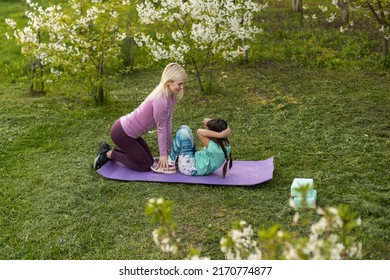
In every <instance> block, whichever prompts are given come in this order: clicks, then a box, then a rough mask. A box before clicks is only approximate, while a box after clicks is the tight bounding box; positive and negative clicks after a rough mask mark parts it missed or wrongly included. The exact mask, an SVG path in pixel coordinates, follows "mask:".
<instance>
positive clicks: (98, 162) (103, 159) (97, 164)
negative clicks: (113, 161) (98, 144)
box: [92, 153, 109, 170]
mask: <svg viewBox="0 0 390 280" xmlns="http://www.w3.org/2000/svg"><path fill="white" fill-rule="evenodd" d="M108 161H109V158H108V157H107V155H106V153H102V154H100V155H98V156H96V157H95V160H94V161H93V165H92V168H93V169H95V170H98V169H99V168H101V167H102V166H103V165H105V164H106V163H107V162H108Z"/></svg>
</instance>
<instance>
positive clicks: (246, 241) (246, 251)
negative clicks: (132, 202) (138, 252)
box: [146, 198, 362, 260]
mask: <svg viewBox="0 0 390 280" xmlns="http://www.w3.org/2000/svg"><path fill="white" fill-rule="evenodd" d="M291 206H293V207H294V208H295V206H294V204H291ZM172 207H173V202H172V201H166V200H165V199H163V198H159V199H150V200H149V202H148V204H147V206H146V213H147V214H148V215H149V216H150V217H151V221H152V222H153V223H157V224H158V225H159V226H160V227H159V228H157V229H156V230H154V231H153V240H154V242H155V243H156V245H158V246H159V247H160V249H161V250H162V251H163V252H166V253H170V254H171V257H173V256H174V255H175V254H176V253H177V251H178V249H179V245H180V239H178V238H177V237H176V234H175V227H176V224H175V223H174V222H173V220H172V216H171V213H172ZM296 210H297V209H296ZM308 211H310V210H309V209H303V215H301V214H300V213H299V212H296V214H295V215H294V218H293V224H294V225H296V226H297V225H298V224H299V222H301V223H303V224H306V223H308V222H310V221H311V219H309V215H312V214H313V213H312V212H308ZM307 214H309V215H307ZM315 214H317V215H318V216H319V217H320V218H319V220H318V221H317V222H315V223H313V224H312V225H311V226H310V233H309V235H308V236H307V237H299V234H297V233H295V232H293V233H290V232H284V231H282V230H281V229H280V226H279V225H274V226H273V227H271V228H270V229H266V230H260V231H258V234H257V237H258V238H257V241H256V239H255V234H254V231H253V229H252V227H251V225H248V224H247V223H246V222H245V221H239V222H235V223H233V226H232V229H231V230H230V231H229V232H228V233H227V235H226V236H225V237H223V238H222V239H221V241H220V246H221V251H222V252H223V253H224V254H225V258H226V259H227V260H244V259H246V260H254V259H286V260H297V259H315V260H318V259H331V260H338V259H360V258H361V250H362V245H361V243H360V242H358V241H357V239H356V237H354V236H352V235H351V233H353V231H354V230H355V229H356V228H357V227H359V226H360V225H361V220H360V218H358V219H356V217H355V215H354V214H352V213H350V212H349V211H348V209H347V208H346V207H344V208H340V209H336V208H334V207H329V208H326V209H321V208H318V209H317V210H316V213H315ZM303 220H304V221H303ZM187 258H188V259H208V258H207V257H201V256H200V252H199V251H196V250H194V249H191V252H190V254H189V255H188V257H187Z"/></svg>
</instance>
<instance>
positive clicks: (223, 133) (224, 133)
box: [220, 127, 230, 138]
mask: <svg viewBox="0 0 390 280" xmlns="http://www.w3.org/2000/svg"><path fill="white" fill-rule="evenodd" d="M220 135H221V137H220V138H228V137H229V135H230V127H227V128H226V129H225V130H222V131H221V132H220Z"/></svg>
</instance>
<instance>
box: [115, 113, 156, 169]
mask: <svg viewBox="0 0 390 280" xmlns="http://www.w3.org/2000/svg"><path fill="white" fill-rule="evenodd" d="M111 139H112V141H114V143H115V145H117V146H118V148H114V150H113V151H112V154H111V159H113V160H115V161H118V162H120V163H122V164H123V165H125V166H127V167H128V168H130V169H132V170H136V171H140V172H147V171H150V166H152V164H153V155H152V153H151V152H150V149H149V146H148V144H147V143H146V142H145V140H144V139H143V138H141V137H140V138H137V139H134V138H131V137H130V136H128V135H127V134H126V132H125V131H124V130H123V128H122V125H121V123H120V121H119V120H117V121H116V122H115V123H114V125H113V126H112V128H111Z"/></svg>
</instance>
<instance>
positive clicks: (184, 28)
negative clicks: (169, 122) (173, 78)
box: [135, 0, 266, 91]
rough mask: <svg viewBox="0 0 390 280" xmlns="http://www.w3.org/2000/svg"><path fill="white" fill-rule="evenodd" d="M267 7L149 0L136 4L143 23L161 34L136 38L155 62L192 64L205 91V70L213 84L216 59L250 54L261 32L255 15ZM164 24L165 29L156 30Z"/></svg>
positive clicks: (247, 3)
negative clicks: (253, 42)
mask: <svg viewBox="0 0 390 280" xmlns="http://www.w3.org/2000/svg"><path fill="white" fill-rule="evenodd" d="M265 7H266V5H260V4H258V3H255V2H253V1H250V0H249V1H248V0H238V1H237V0H236V1H233V0H222V1H214V0H160V1H157V0H146V1H143V2H141V3H139V4H137V11H138V14H139V17H140V20H141V22H142V23H143V24H145V25H155V26H156V29H157V30H158V32H157V33H155V34H152V32H149V33H146V32H142V33H138V34H137V35H136V37H135V39H136V42H137V44H138V45H139V46H141V47H146V48H147V49H148V50H149V51H150V54H151V55H152V56H153V58H154V60H156V61H159V60H163V59H170V60H175V61H178V62H181V63H184V64H189V65H190V66H191V71H190V72H191V73H192V74H194V75H195V76H196V77H197V80H198V84H199V87H200V89H201V90H202V91H204V87H203V84H202V78H201V74H202V72H203V70H204V69H208V82H209V85H210V83H211V79H212V71H211V70H212V65H213V63H214V62H215V61H216V60H218V59H225V60H232V59H234V58H236V57H237V56H238V55H240V54H241V53H243V52H244V53H246V52H247V50H248V48H249V45H248V44H247V41H249V40H252V39H253V38H254V36H255V34H257V33H259V32H262V30H261V29H260V28H259V27H257V26H256V25H255V24H254V21H253V17H254V13H256V12H259V11H261V10H263V9H264V8H265ZM162 23H163V24H164V25H165V26H166V28H164V29H161V28H157V27H158V26H161V24H162Z"/></svg>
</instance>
